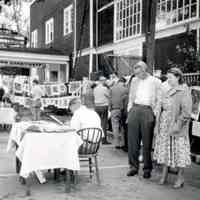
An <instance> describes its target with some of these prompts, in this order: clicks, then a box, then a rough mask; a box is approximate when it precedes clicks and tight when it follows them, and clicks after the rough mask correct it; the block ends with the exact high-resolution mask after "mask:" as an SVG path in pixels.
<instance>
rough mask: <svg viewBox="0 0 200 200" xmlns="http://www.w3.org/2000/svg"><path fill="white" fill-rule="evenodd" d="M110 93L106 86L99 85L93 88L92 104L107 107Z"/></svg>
mask: <svg viewBox="0 0 200 200" xmlns="http://www.w3.org/2000/svg"><path fill="white" fill-rule="evenodd" d="M109 97H110V91H109V89H108V88H107V87H106V86H103V85H102V84H99V85H98V86H96V87H95V88H94V102H95V106H108V105H109V101H110V100H109Z"/></svg>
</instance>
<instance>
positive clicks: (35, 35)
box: [31, 29, 38, 48]
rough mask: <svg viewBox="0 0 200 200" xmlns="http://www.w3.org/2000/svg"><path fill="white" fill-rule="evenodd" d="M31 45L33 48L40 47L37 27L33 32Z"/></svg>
mask: <svg viewBox="0 0 200 200" xmlns="http://www.w3.org/2000/svg"><path fill="white" fill-rule="evenodd" d="M31 47H32V48H37V47H38V30H37V29H35V30H33V31H32V32H31Z"/></svg>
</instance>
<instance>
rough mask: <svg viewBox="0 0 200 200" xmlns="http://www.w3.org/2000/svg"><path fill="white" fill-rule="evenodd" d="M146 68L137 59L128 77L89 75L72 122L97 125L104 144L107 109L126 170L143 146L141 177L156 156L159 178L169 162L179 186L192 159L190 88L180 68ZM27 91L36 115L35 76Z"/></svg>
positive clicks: (74, 103)
mask: <svg viewBox="0 0 200 200" xmlns="http://www.w3.org/2000/svg"><path fill="white" fill-rule="evenodd" d="M148 71H149V69H148V66H147V64H146V63H145V62H143V61H139V62H138V63H136V64H135V65H134V76H133V77H132V78H131V79H130V80H129V81H127V80H126V78H124V77H118V76H117V74H116V73H114V74H112V75H111V76H112V77H111V79H110V80H109V81H108V80H107V79H106V78H105V77H103V76H100V77H99V80H98V83H94V82H90V81H88V82H87V87H86V90H85V92H84V93H83V95H82V97H81V99H78V98H74V99H72V100H71V101H70V103H69V108H70V110H71V111H72V113H73V116H72V118H71V127H72V128H74V129H75V130H77V131H78V130H80V129H83V128H90V127H93V128H94V127H95V128H101V129H102V130H103V139H102V144H104V145H107V144H110V142H109V140H108V121H109V119H108V118H109V115H110V119H111V125H112V132H113V136H114V140H113V145H114V147H115V148H116V149H117V150H118V149H122V150H124V151H126V152H128V162H129V166H130V169H129V171H128V172H127V176H129V177H130V176H135V175H137V174H138V172H139V166H140V165H139V163H140V162H139V156H140V153H141V149H142V156H143V163H144V165H143V171H144V173H143V178H145V179H149V178H150V177H151V172H152V169H153V165H152V162H153V160H155V161H156V162H157V164H159V165H161V166H162V174H161V178H160V180H159V184H161V185H164V184H165V183H166V182H167V177H168V171H169V168H170V167H171V168H177V169H178V175H177V179H176V181H175V183H174V185H173V187H174V188H176V189H177V188H181V187H183V185H184V168H186V167H187V166H189V165H190V164H191V160H190V143H189V121H190V117H191V111H192V98H191V94H190V90H189V88H188V86H187V85H186V84H185V83H184V82H183V73H182V71H181V70H180V69H178V68H171V69H169V70H168V72H167V74H166V80H164V81H163V80H160V79H159V78H156V77H154V76H152V75H151V74H150V73H149V72H148ZM127 82H128V83H127ZM4 93H5V91H4V90H3V88H0V102H2V101H3V99H4V101H5V94H4ZM3 97H4V98H3ZM31 97H32V99H31V111H32V114H33V119H34V120H39V119H40V108H41V97H42V90H41V88H40V87H39V85H38V81H37V80H33V87H32V91H31ZM152 150H153V151H152ZM152 152H153V156H152Z"/></svg>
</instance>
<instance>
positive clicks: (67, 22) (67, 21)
mask: <svg viewBox="0 0 200 200" xmlns="http://www.w3.org/2000/svg"><path fill="white" fill-rule="evenodd" d="M72 9H73V5H72V4H71V5H69V6H68V7H66V8H65V9H64V11H63V35H64V36H65V35H68V34H70V33H71V32H72ZM66 15H67V18H66ZM67 29H68V31H67Z"/></svg>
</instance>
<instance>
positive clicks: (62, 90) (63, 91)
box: [60, 84, 66, 94]
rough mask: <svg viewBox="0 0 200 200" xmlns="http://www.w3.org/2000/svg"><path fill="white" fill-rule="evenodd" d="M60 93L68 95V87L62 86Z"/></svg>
mask: <svg viewBox="0 0 200 200" xmlns="http://www.w3.org/2000/svg"><path fill="white" fill-rule="evenodd" d="M60 93H61V94H65V93H66V86H65V85H64V84H61V85H60Z"/></svg>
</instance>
